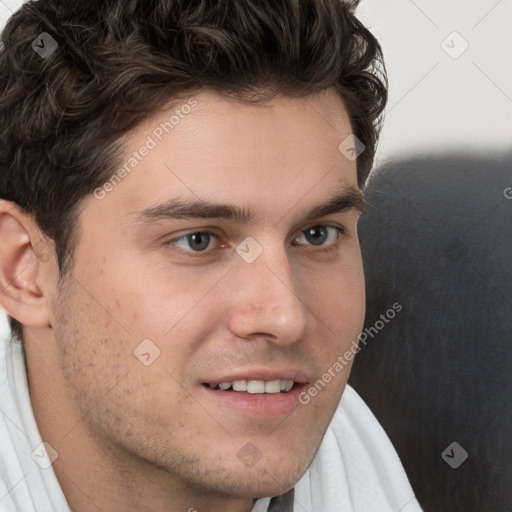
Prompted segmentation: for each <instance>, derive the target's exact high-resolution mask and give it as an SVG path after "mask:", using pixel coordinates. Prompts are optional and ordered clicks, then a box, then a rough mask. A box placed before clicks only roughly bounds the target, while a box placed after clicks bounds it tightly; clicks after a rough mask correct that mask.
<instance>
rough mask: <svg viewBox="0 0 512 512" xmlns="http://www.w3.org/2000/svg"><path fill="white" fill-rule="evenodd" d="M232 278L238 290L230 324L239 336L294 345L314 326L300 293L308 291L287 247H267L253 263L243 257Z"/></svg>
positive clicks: (236, 290)
mask: <svg viewBox="0 0 512 512" xmlns="http://www.w3.org/2000/svg"><path fill="white" fill-rule="evenodd" d="M231 279H232V280H233V281H231V284H232V285H233V286H234V287H235V288H236V289H235V290H233V291H232V295H231V296H232V297H233V303H234V304H233V306H232V308H231V309H230V313H229V317H228V323H229V328H230V330H231V332H233V334H235V335H236V336H238V337H240V338H244V339H248V340H250V339H256V338H262V339H266V340H268V341H271V342H273V343H275V344H280V345H291V344H293V343H296V342H298V341H299V340H300V339H301V338H303V336H304V334H305V332H306V328H311V327H314V326H313V325H312V324H313V323H314V322H315V321H316V320H315V319H314V317H313V316H312V315H311V314H310V311H309V309H308V307H307V303H306V302H305V300H306V297H303V296H301V294H303V293H304V292H305V290H303V289H301V287H300V286H299V279H298V276H296V275H295V276H294V274H293V270H292V268H291V267H290V262H289V258H288V256H287V254H286V252H285V250H284V248H282V249H278V250H273V251H270V250H268V249H266V250H264V251H263V253H262V254H261V255H260V256H259V257H258V258H257V259H256V260H255V261H253V262H252V263H246V262H245V261H242V260H240V261H239V262H238V263H237V265H236V268H235V269H233V272H231ZM301 282H304V280H301Z"/></svg>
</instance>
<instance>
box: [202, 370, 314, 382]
mask: <svg viewBox="0 0 512 512" xmlns="http://www.w3.org/2000/svg"><path fill="white" fill-rule="evenodd" d="M235 380H264V381H271V380H293V381H294V382H297V383H299V384H306V383H307V382H309V379H308V376H307V374H306V372H304V371H303V370H301V369H299V368H283V369H277V368H274V369H270V368H261V369H250V370H238V371H237V372H235V373H230V374H228V375H224V376H222V377H214V378H211V379H207V380H205V381H204V382H203V383H204V384H213V385H218V384H220V383H221V382H233V381H235Z"/></svg>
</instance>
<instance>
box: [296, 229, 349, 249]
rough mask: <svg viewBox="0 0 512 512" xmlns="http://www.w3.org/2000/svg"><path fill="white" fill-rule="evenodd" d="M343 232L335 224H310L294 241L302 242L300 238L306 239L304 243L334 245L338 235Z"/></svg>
mask: <svg viewBox="0 0 512 512" xmlns="http://www.w3.org/2000/svg"><path fill="white" fill-rule="evenodd" d="M342 234H344V230H343V228H341V227H335V226H324V225H318V226H311V227H309V228H308V229H305V230H304V231H303V232H302V234H301V236H299V237H297V238H296V239H295V240H294V242H296V243H299V244H304V242H303V241H302V240H304V239H305V240H306V243H305V244H306V245H315V246H325V245H327V246H328V245H336V241H337V240H338V238H339V235H342Z"/></svg>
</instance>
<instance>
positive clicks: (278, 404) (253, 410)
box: [201, 384, 305, 418]
mask: <svg viewBox="0 0 512 512" xmlns="http://www.w3.org/2000/svg"><path fill="white" fill-rule="evenodd" d="M201 387H202V388H203V391H204V392H205V393H206V395H207V397H208V399H209V401H213V402H215V403H217V404H220V405H221V406H223V407H228V408H230V409H234V410H236V411H238V412H240V413H241V414H243V415H245V416H252V417H259V418H277V417H279V416H283V415H285V414H289V413H291V412H292V411H293V410H295V409H296V408H297V407H298V406H299V405H300V402H299V395H300V392H301V391H302V390H303V389H304V387H305V384H295V386H294V387H293V388H292V389H291V390H290V391H288V392H287V393H254V394H251V393H246V392H240V391H220V390H218V389H212V388H209V387H208V386H204V385H203V386H201Z"/></svg>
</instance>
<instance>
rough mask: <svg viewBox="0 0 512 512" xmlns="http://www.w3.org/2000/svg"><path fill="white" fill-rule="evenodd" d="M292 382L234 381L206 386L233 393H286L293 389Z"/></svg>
mask: <svg viewBox="0 0 512 512" xmlns="http://www.w3.org/2000/svg"><path fill="white" fill-rule="evenodd" d="M293 384H294V381H293V380H280V379H277V380H269V381H264V380H234V381H233V382H221V383H220V384H219V385H218V386H215V385H213V384H208V386H209V387H210V388H213V389H220V390H221V391H227V390H228V389H229V388H233V391H240V392H246V393H250V394H252V395H254V394H257V393H287V392H288V391H290V390H291V389H292V388H293Z"/></svg>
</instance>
